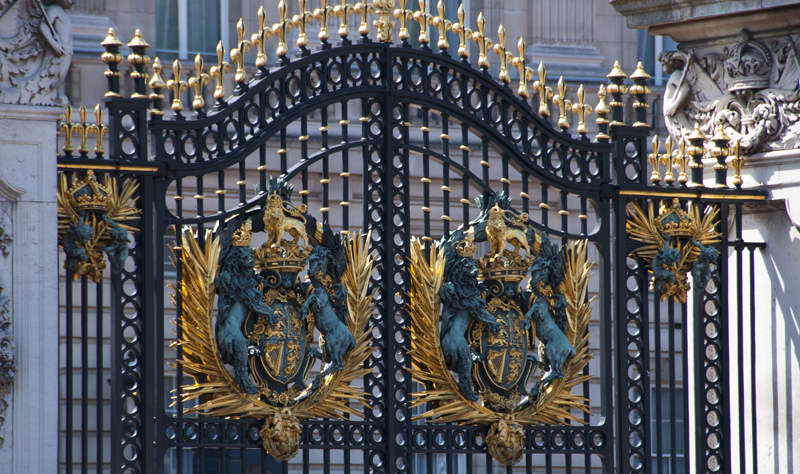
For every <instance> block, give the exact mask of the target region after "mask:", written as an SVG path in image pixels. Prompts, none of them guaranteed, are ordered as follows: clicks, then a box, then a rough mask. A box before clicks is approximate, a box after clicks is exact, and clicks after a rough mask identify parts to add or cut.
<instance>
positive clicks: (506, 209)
mask: <svg viewBox="0 0 800 474" xmlns="http://www.w3.org/2000/svg"><path fill="white" fill-rule="evenodd" d="M476 201H477V202H478V205H479V207H480V209H481V212H480V215H479V216H478V218H477V219H475V220H474V221H472V222H470V223H469V225H467V226H463V227H460V228H459V229H457V230H456V231H455V232H453V233H451V234H450V236H449V238H447V239H445V240H443V241H441V242H439V243H438V244H437V245H435V246H433V247H432V248H431V249H430V250H429V251H428V252H427V255H426V252H425V251H424V250H423V246H422V244H421V243H420V242H419V241H416V240H414V241H413V242H412V252H411V255H412V257H411V274H412V282H411V292H410V295H409V296H410V303H409V312H410V314H411V322H412V324H411V334H412V349H411V356H412V363H413V369H412V371H411V372H412V376H413V377H414V378H415V379H416V380H417V381H418V382H420V383H423V384H426V385H427V386H429V387H430V386H434V387H435V388H436V389H435V390H426V391H424V392H419V393H414V394H412V396H413V397H414V399H413V401H412V403H411V405H412V407H415V406H421V405H425V404H430V405H428V406H430V407H432V408H430V409H429V410H428V411H426V412H425V413H422V414H421V415H419V416H417V417H416V419H429V420H431V421H433V420H435V421H436V422H440V423H448V422H456V423H470V424H487V425H491V427H490V430H489V433H490V434H489V436H487V438H486V441H487V446H488V450H489V453H490V454H491V455H492V456H493V457H494V458H495V459H496V460H497V461H498V462H501V463H502V464H505V465H511V464H514V463H516V462H518V461H519V459H520V456H521V453H522V445H523V440H524V431H523V427H524V426H525V425H528V424H532V423H560V422H563V418H564V416H565V415H564V414H565V413H566V414H567V415H566V416H567V418H570V419H574V420H575V421H579V418H578V416H577V415H574V414H571V413H569V408H576V409H578V410H581V411H582V412H587V411H588V408H587V407H586V406H585V405H584V402H586V401H587V400H586V399H584V398H582V397H580V396H575V395H572V394H571V393H570V391H571V388H572V387H574V386H575V385H577V384H578V383H581V382H582V381H584V380H586V376H585V375H583V373H582V372H583V369H584V367H585V366H586V364H587V363H588V361H589V359H590V358H591V356H590V355H589V354H588V353H587V349H588V337H586V334H587V333H586V331H587V327H588V326H587V325H588V320H589V317H590V315H591V311H592V310H591V304H590V302H587V301H585V297H584V296H583V295H585V291H586V285H588V280H589V273H588V270H589V268H590V266H591V265H590V264H589V263H588V262H587V260H586V246H585V245H586V244H585V243H579V244H577V245H572V246H570V247H565V248H559V247H558V246H556V245H554V244H550V242H549V240H548V237H547V235H546V234H543V233H541V232H538V231H535V230H534V228H533V226H532V225H530V224H529V223H528V216H527V215H526V214H518V213H516V212H514V211H513V210H512V209H511V207H510V199H509V198H508V197H507V196H506V195H505V193H497V194H488V195H486V196H483V197H480V198H479V199H477V200H476ZM477 242H488V243H489V246H490V249H489V251H488V252H487V253H486V254H485V255H483V256H481V257H480V258H475V256H474V253H475V251H476V249H477V246H476V245H475V244H476V243H477ZM509 247H513V249H511V248H509ZM528 273H530V274H531V280H530V284H529V285H528V287H527V289H525V290H523V289H521V288H520V284H521V282H522V281H523V280H524V279H525V277H526V276H527V274H528ZM579 295H580V296H579ZM430 315H435V317H433V318H432V317H431V316H430ZM537 339H538V340H539V343H540V351H541V353H542V360H539V358H538V357H537V356H536V351H535V350H534V343H535V341H536V340H537ZM537 371H538V372H540V373H541V378H540V379H539V380H536V381H534V380H532V379H533V376H534V375H535V374H536V372H537Z"/></svg>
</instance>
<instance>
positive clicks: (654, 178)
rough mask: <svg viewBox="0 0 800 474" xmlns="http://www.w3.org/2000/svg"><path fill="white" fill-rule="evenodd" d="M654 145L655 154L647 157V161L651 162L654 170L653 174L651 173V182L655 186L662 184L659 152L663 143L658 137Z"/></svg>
mask: <svg viewBox="0 0 800 474" xmlns="http://www.w3.org/2000/svg"><path fill="white" fill-rule="evenodd" d="M652 143H653V152H652V153H650V154H649V155H647V160H648V161H649V162H650V166H651V167H652V168H653V172H652V173H650V182H651V183H653V184H658V183H660V182H661V173H660V170H659V165H660V163H661V156H659V154H658V150H659V149H660V148H661V142H660V141H659V139H658V135H655V136H654V137H653V142H652Z"/></svg>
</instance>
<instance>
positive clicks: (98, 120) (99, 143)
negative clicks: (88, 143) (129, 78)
mask: <svg viewBox="0 0 800 474" xmlns="http://www.w3.org/2000/svg"><path fill="white" fill-rule="evenodd" d="M153 66H155V64H154V65H153ZM94 118H95V123H94V124H91V125H89V126H88V127H87V130H86V131H87V132H88V133H89V135H94V137H95V145H94V154H95V155H97V156H102V155H103V153H105V152H106V149H105V148H104V147H103V136H104V135H108V127H106V126H105V125H103V108H102V107H100V105H99V104H98V105H97V106H95V108H94Z"/></svg>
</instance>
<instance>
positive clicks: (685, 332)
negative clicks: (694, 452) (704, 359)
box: [681, 302, 699, 474]
mask: <svg viewBox="0 0 800 474" xmlns="http://www.w3.org/2000/svg"><path fill="white" fill-rule="evenodd" d="M688 312H689V310H688V308H687V304H686V303H685V302H684V303H682V304H681V334H682V336H683V341H682V344H683V354H684V355H683V368H682V370H683V381H682V384H683V420H684V422H683V433H682V434H683V440H684V441H683V450H684V453H683V455H684V460H685V462H684V466H685V473H684V474H689V473H690V472H691V471H692V470H691V466H690V464H691V463H690V462H689V450H690V446H689V435H690V429H689V417H690V416H691V413H692V411H691V403H690V401H692V400H693V397H690V394H689V324H688V320H689V315H688V314H687V313H688ZM692 341H694V339H692ZM696 348H697V346H696V345H695V349H696ZM694 357H695V358H697V357H699V356H698V355H695V356H694Z"/></svg>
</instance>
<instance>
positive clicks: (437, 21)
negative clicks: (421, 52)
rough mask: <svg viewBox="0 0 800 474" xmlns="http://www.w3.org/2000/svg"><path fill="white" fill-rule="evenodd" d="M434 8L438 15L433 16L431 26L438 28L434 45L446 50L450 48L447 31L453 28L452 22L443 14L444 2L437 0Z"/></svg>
mask: <svg viewBox="0 0 800 474" xmlns="http://www.w3.org/2000/svg"><path fill="white" fill-rule="evenodd" d="M436 10H437V11H438V12H439V16H435V17H433V26H435V27H436V28H438V29H439V41H438V42H437V43H436V46H437V47H438V48H439V50H440V51H447V50H448V49H450V43H449V42H448V41H447V31H448V30H452V29H453V23H451V22H450V20H448V19H447V18H446V17H445V16H444V2H442V0H439V3H437V4H436Z"/></svg>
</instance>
